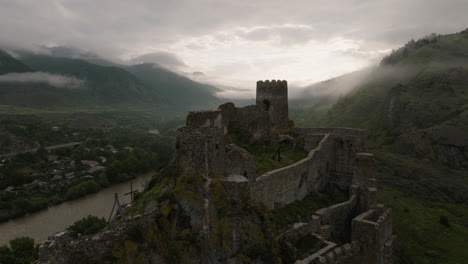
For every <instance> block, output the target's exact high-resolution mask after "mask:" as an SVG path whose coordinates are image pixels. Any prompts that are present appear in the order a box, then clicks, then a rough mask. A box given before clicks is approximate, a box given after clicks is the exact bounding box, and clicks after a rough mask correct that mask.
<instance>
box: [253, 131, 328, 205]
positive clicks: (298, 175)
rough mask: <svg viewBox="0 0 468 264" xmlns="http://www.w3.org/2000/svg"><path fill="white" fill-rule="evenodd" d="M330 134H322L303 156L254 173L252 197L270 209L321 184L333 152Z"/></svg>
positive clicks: (299, 198)
mask: <svg viewBox="0 0 468 264" xmlns="http://www.w3.org/2000/svg"><path fill="white" fill-rule="evenodd" d="M331 138H332V137H331V136H330V135H325V136H324V137H323V139H322V141H321V142H320V143H319V145H318V146H317V148H316V149H314V150H312V151H311V152H310V153H309V154H308V156H307V157H306V158H305V159H302V160H300V161H298V162H296V163H294V164H292V165H289V166H286V167H283V168H280V169H277V170H273V171H270V172H267V173H265V174H263V175H261V176H259V177H257V179H256V181H255V182H254V183H253V185H252V186H251V195H252V200H253V201H256V202H258V203H262V204H264V205H266V206H267V207H269V208H271V209H273V208H275V207H281V206H285V205H287V204H290V203H292V202H294V201H297V200H301V199H303V198H304V197H305V196H306V195H308V194H310V193H312V192H318V191H320V190H322V189H323V188H325V186H326V185H327V184H328V183H329V175H330V173H329V168H330V164H329V160H330V159H331V157H332V156H333V152H332V142H333V140H332V139H331Z"/></svg>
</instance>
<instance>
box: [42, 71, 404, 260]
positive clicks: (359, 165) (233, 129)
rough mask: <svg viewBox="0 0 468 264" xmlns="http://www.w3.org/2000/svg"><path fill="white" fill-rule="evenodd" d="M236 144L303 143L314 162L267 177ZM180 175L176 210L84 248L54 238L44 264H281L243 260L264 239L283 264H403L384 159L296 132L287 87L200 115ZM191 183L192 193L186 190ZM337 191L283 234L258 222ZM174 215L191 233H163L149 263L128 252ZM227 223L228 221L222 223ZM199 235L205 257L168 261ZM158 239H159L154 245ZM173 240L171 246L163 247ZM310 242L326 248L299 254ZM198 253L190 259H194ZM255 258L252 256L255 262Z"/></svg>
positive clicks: (322, 132) (359, 140)
mask: <svg viewBox="0 0 468 264" xmlns="http://www.w3.org/2000/svg"><path fill="white" fill-rule="evenodd" d="M233 136H236V137H238V138H241V139H242V140H244V141H245V142H247V144H259V143H262V142H293V144H294V145H295V146H297V147H298V148H302V149H303V150H305V151H306V152H307V153H308V154H307V155H306V157H305V158H303V159H301V160H298V161H296V162H295V163H293V164H290V165H287V166H284V167H281V168H278V169H274V170H271V171H268V172H266V173H263V174H261V175H257V170H256V163H255V158H254V156H253V155H252V154H250V153H249V152H248V151H247V150H246V149H244V148H242V147H240V146H239V145H237V144H236V143H233V142H234V141H233V140H231V139H232V138H233ZM173 165H174V166H175V167H176V168H177V169H178V175H183V176H175V178H176V179H173V180H174V181H175V183H174V185H175V187H174V188H173V189H174V195H173V197H174V198H173V199H172V202H159V203H158V205H157V206H155V207H156V209H154V208H153V209H152V210H147V211H146V213H144V214H142V215H139V216H137V217H135V218H134V219H131V220H130V219H129V220H125V222H124V223H123V224H122V225H121V226H120V227H116V228H114V229H111V230H108V231H105V232H103V233H100V234H98V235H95V236H92V237H88V238H86V237H85V238H83V237H82V238H79V239H78V241H77V240H72V239H71V238H68V237H67V235H66V234H65V235H64V234H60V235H55V236H52V237H51V238H50V239H49V240H48V241H46V242H45V243H44V244H43V245H42V246H41V248H40V261H39V263H54V264H55V263H80V262H79V260H80V259H83V258H85V257H84V256H93V257H92V259H93V260H96V259H97V260H102V259H105V258H106V256H110V255H112V256H114V257H115V256H116V254H117V253H118V257H119V258H120V259H122V258H124V259H125V261H120V262H118V263H276V261H273V260H269V261H265V260H263V261H262V260H260V259H253V257H250V258H248V257H245V254H240V253H239V252H241V251H242V250H244V248H245V247H248V245H247V246H246V245H244V244H253V246H252V247H251V248H256V247H255V244H256V243H257V244H258V243H259V242H258V241H256V240H254V235H255V236H258V237H264V240H262V241H267V242H268V243H269V244H268V245H270V246H271V248H273V249H272V251H271V252H276V253H272V254H277V255H280V256H281V257H280V258H282V263H298V264H301V263H310V264H314V263H336V264H357V263H368V264H391V263H393V261H392V259H393V241H394V239H395V236H394V235H393V231H392V212H391V209H388V208H386V207H385V206H383V205H381V204H378V203H377V201H376V194H377V189H376V187H375V179H374V166H375V164H374V157H373V155H372V154H370V153H367V147H366V140H365V136H364V133H363V131H361V130H358V129H348V128H299V127H295V126H294V123H293V122H292V121H290V120H289V116H288V87H287V82H286V81H275V80H273V81H258V82H257V95H256V104H255V105H251V106H246V107H240V108H239V107H236V106H235V105H234V104H233V103H225V104H223V105H221V106H219V108H218V109H217V110H213V111H197V112H190V113H189V114H188V116H187V122H186V126H185V127H182V128H180V129H178V130H177V136H176V156H175V159H174V161H173ZM192 179H195V180H192ZM184 181H185V182H187V183H184V184H185V185H182V182H184ZM197 183H199V184H197ZM215 183H220V185H221V186H222V189H223V190H224V191H223V192H221V193H222V195H219V192H215V190H214V189H215V187H216V185H215ZM330 190H339V191H342V192H344V193H346V200H345V201H343V202H340V203H337V204H332V205H329V206H328V207H325V208H321V209H318V210H316V211H314V212H313V213H311V214H310V215H308V216H307V217H302V218H300V219H298V220H297V221H296V222H295V223H293V224H292V225H289V226H288V227H287V228H286V229H283V230H280V231H272V229H268V228H267V227H264V225H266V224H265V223H268V221H269V220H265V218H268V216H259V215H262V214H259V213H252V210H253V209H252V208H266V209H265V212H267V213H265V214H264V215H269V214H271V212H274V211H276V210H281V209H282V208H287V207H288V206H290V205H292V204H294V203H295V202H300V201H301V200H303V199H305V198H306V197H310V196H315V195H320V194H322V193H327V192H330ZM331 193H332V195H333V192H331ZM219 196H222V197H221V198H219ZM220 200H222V201H224V203H221V202H220ZM170 204H176V205H170ZM220 204H221V205H220ZM168 208H170V210H169V209H168ZM177 208H181V209H177ZM226 208H229V210H228V209H226ZM236 208H238V209H236ZM225 209H226V210H225ZM166 211H169V212H171V211H172V212H177V214H175V215H176V216H174V219H175V220H173V221H172V222H170V221H169V222H170V223H172V224H173V225H172V226H173V227H172V229H174V230H175V229H177V228H179V229H180V230H182V228H181V227H180V226H183V228H184V230H185V231H184V232H179V231H168V230H167V228H166V230H164V231H159V232H162V233H164V234H165V235H159V236H156V235H153V236H152V237H149V236H148V237H147V238H145V239H147V240H148V241H151V242H145V243H146V244H148V243H149V244H151V243H153V244H155V245H156V246H154V247H156V248H159V249H151V250H153V251H151V250H150V249H147V247H143V248H144V249H145V251H148V252H150V251H151V252H153V253H145V255H144V256H142V255H141V254H142V253H139V251H143V250H136V249H133V251H132V248H138V246H135V245H133V244H128V243H127V242H122V243H120V242H118V241H121V240H122V237H125V236H126V235H125V234H126V233H128V230H133V229H132V228H134V227H135V226H139V227H140V228H143V230H150V231H145V233H154V234H159V233H158V232H156V231H155V230H158V229H157V228H155V227H154V226H155V225H154V223H153V221H154V219H163V218H170V215H171V214H170V213H167V214H166V213H165V212H166ZM221 211H228V213H225V212H224V213H221ZM248 212H250V213H248ZM268 212H270V213H268ZM222 214H224V215H227V217H224V218H222V216H221V215H222ZM156 221H159V220H156ZM161 221H162V220H161ZM182 222H184V223H185V222H187V223H185V224H180V223H182ZM152 223H153V224H152ZM161 225H162V224H160V223H159V224H158V225H156V226H161ZM151 226H153V227H151ZM187 230H190V231H187ZM220 230H221V231H220ZM226 230H227V231H226ZM245 230H247V231H245ZM190 232H192V234H194V236H195V237H196V239H194V240H193V241H195V242H191V243H192V244H197V245H199V246H197V250H198V251H197V252H198V253H196V254H193V255H191V257H186V258H184V256H185V255H184V254H185V253H184V254H182V255H183V256H181V257H179V259H178V260H177V261H171V260H170V257H171V256H170V253H167V256H166V255H165V254H166V253H164V252H165V251H168V252H171V250H170V248H171V247H173V248H175V247H176V246H175V242H174V243H173V242H171V241H173V240H177V239H181V240H184V239H185V238H183V239H182V238H180V237H182V235H181V234H185V236H187V233H190ZM174 234H176V235H174ZM172 235H173V236H172ZM154 237H157V238H158V239H156V240H151V239H154ZM163 237H168V238H167V239H168V240H167V241H166V242H165V243H166V244H161V243H160V240H161V239H162V238H163ZM243 237H245V238H243ZM310 237H313V238H314V239H316V240H317V241H318V243H316V244H317V245H318V246H316V247H314V249H313V250H312V251H311V250H309V251H306V252H307V254H306V255H304V254H298V252H299V251H301V249H300V248H299V246H298V244H300V243H301V242H300V241H303V240H304V239H306V238H307V239H309V238H310ZM145 241H146V240H145ZM119 243H120V244H119ZM170 243H173V245H172V246H169V245H170ZM70 245H72V246H70ZM116 245H120V246H116ZM188 247H189V246H183V247H182V250H184V251H187V252H189V251H190V250H188V249H187V248H188ZM161 248H164V250H161ZM249 250H250V249H248V250H244V251H245V252H248V253H249V252H250V253H249V254H250V255H255V254H254V253H252V252H251V251H252V250H250V251H249ZM130 251H132V252H130ZM244 251H242V252H244ZM257 251H260V250H259V249H257ZM116 252H117V253H116ZM129 252H130V253H129ZM161 252H162V253H161ZM278 252H279V253H278ZM139 254H140V255H139ZM187 254H189V253H187ZM164 256H166V257H164ZM85 259H86V258H85ZM168 259H169V260H168ZM110 263H111V262H110Z"/></svg>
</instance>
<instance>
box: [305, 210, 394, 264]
mask: <svg viewBox="0 0 468 264" xmlns="http://www.w3.org/2000/svg"><path fill="white" fill-rule="evenodd" d="M352 231H353V239H352V241H351V242H349V243H345V244H343V245H341V246H338V245H336V244H334V246H330V244H328V245H327V246H326V247H324V248H322V249H321V250H319V251H317V252H316V253H314V254H312V255H310V256H308V257H307V258H305V259H302V260H298V261H296V264H319V263H320V264H362V263H378V264H392V263H393V257H392V250H393V239H394V236H393V231H392V220H391V209H385V208H384V207H383V206H378V207H376V208H374V209H371V210H369V211H367V212H364V213H362V214H360V215H359V216H357V217H355V218H354V219H353V225H352Z"/></svg>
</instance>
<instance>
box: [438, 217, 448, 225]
mask: <svg viewBox="0 0 468 264" xmlns="http://www.w3.org/2000/svg"><path fill="white" fill-rule="evenodd" d="M439 223H440V224H441V225H444V226H446V227H450V222H449V220H448V218H447V217H446V216H445V215H441V216H440V217H439Z"/></svg>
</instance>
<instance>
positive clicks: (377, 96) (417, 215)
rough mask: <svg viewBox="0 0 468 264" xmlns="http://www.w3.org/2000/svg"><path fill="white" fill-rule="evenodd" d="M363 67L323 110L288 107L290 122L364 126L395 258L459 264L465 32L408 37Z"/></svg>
mask: <svg viewBox="0 0 468 264" xmlns="http://www.w3.org/2000/svg"><path fill="white" fill-rule="evenodd" d="M366 71H369V72H367V73H366V74H365V77H364V78H360V79H359V80H357V81H356V82H355V83H352V84H353V85H355V87H354V89H353V90H352V91H351V92H350V93H349V94H348V95H346V96H341V97H340V98H339V99H338V100H337V102H336V103H334V104H332V105H331V106H328V107H327V106H323V105H322V106H321V107H317V106H313V107H308V108H307V107H306V108H302V109H295V110H294V111H293V113H294V115H295V118H294V119H295V120H296V121H297V122H298V123H299V124H303V125H308V126H310V125H312V126H328V127H336V126H339V127H354V128H362V129H365V130H366V131H367V133H368V134H369V137H370V139H371V143H372V147H373V150H372V151H373V152H374V153H376V157H377V160H378V175H377V177H378V183H379V188H380V189H381V191H380V192H379V195H380V197H379V199H380V200H381V201H382V202H383V203H385V204H390V205H391V206H392V207H393V209H394V212H395V219H394V220H395V226H396V230H397V234H398V236H399V244H400V246H399V253H398V256H399V257H400V258H399V262H401V263H461V262H463V261H464V259H466V258H467V257H468V256H467V255H466V251H465V250H464V249H463V245H466V242H463V241H466V239H468V228H467V226H466V223H467V221H468V203H467V201H468V195H467V193H468V151H467V150H468V31H467V30H465V31H462V32H460V33H456V34H450V35H436V34H432V35H430V36H428V37H425V38H423V39H420V40H417V41H414V40H411V41H409V42H408V43H407V44H406V45H404V46H403V47H402V48H400V49H397V50H395V51H393V52H392V53H391V54H389V55H388V56H386V57H385V58H383V60H382V61H381V63H380V65H379V66H378V67H375V68H373V69H370V70H369V69H367V70H366ZM359 74H360V75H361V77H362V76H363V73H362V72H361V73H354V75H355V76H356V75H359ZM348 78H349V76H348ZM337 81H339V80H333V79H332V80H330V81H329V82H328V83H329V84H330V85H332V84H333V83H336V82H337ZM321 85H323V86H325V87H324V88H323V89H326V88H327V87H326V83H322V84H321ZM350 85H351V83H350ZM330 89H333V87H332V86H330ZM312 105H313V104H312Z"/></svg>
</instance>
